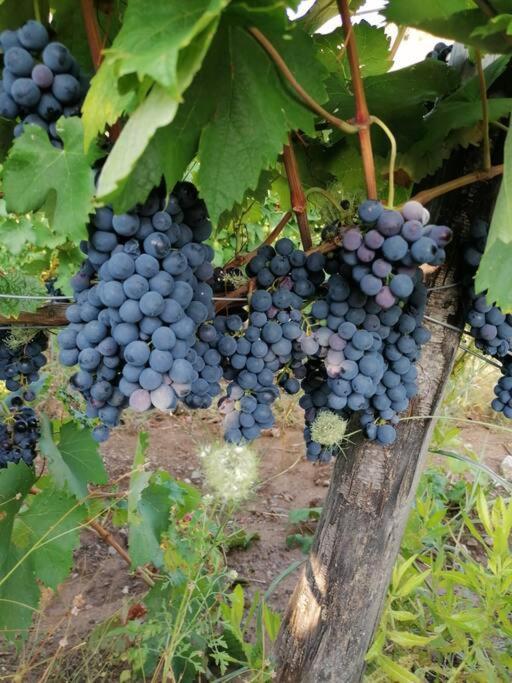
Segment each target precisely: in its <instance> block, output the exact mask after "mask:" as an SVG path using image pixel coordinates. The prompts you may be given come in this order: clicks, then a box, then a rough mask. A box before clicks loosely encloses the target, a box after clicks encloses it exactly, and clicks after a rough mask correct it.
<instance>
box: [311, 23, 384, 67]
mask: <svg viewBox="0 0 512 683" xmlns="http://www.w3.org/2000/svg"><path fill="white" fill-rule="evenodd" d="M353 31H354V36H355V39H356V42H357V47H358V52H359V55H360V60H361V64H360V68H361V75H362V76H363V77H366V76H375V75H377V74H381V73H386V72H387V71H388V69H389V67H390V66H391V56H390V53H389V38H388V36H387V35H386V33H385V31H384V29H383V28H378V27H377V26H372V25H371V24H369V23H368V22H367V21H361V22H360V23H359V24H356V25H355V26H354V27H353ZM313 38H314V40H315V43H316V44H317V46H318V58H319V59H320V61H321V62H322V63H323V64H324V66H325V67H326V68H327V69H328V70H329V71H330V72H331V73H333V74H336V76H337V77H338V78H343V79H350V70H349V65H348V60H347V55H346V52H345V50H344V47H343V44H344V40H345V39H344V35H343V29H341V28H337V29H335V30H334V31H332V32H331V33H327V34H320V33H318V34H315V35H314V36H313Z"/></svg>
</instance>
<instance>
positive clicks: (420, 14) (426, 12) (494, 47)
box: [384, 0, 512, 53]
mask: <svg viewBox="0 0 512 683" xmlns="http://www.w3.org/2000/svg"><path fill="white" fill-rule="evenodd" d="M384 14H385V15H386V19H387V20H388V21H391V22H395V23H397V24H399V25H402V26H413V27H415V28H419V29H421V30H423V31H427V32H428V33H432V34H433V35H435V36H439V37H442V38H449V39H451V40H455V41H458V42H460V43H464V44H466V45H473V46H474V47H480V48H482V49H483V50H486V51H487V52H492V53H500V52H504V51H507V50H508V51H510V48H511V47H512V46H511V44H510V42H507V41H506V40H503V36H502V35H500V34H490V35H487V36H481V35H478V34H477V35H475V30H476V29H478V28H479V27H481V26H483V25H485V24H486V23H487V21H488V17H487V16H486V15H485V14H484V13H483V12H482V11H481V10H480V9H479V8H478V7H476V6H474V5H473V3H468V2H467V0H430V2H424V0H390V2H389V4H388V6H387V8H386V9H385V10H384Z"/></svg>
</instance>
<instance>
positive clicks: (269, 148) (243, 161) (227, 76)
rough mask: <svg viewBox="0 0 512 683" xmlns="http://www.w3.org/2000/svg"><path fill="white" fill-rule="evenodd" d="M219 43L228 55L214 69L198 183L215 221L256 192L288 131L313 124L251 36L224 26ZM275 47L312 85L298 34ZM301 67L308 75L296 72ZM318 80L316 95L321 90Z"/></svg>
mask: <svg viewBox="0 0 512 683" xmlns="http://www.w3.org/2000/svg"><path fill="white" fill-rule="evenodd" d="M224 39H225V43H226V46H227V55H225V56H224V61H223V63H222V64H218V65H217V68H218V71H219V76H220V81H219V82H218V83H217V84H215V85H213V86H212V87H214V88H215V91H216V98H215V99H216V102H215V104H216V109H215V112H214V113H213V115H212V117H211V119H210V121H209V123H208V125H207V126H206V128H204V130H203V132H202V135H201V140H200V144H199V157H200V168H199V172H198V184H199V186H200V189H201V193H202V196H203V198H204V200H205V201H206V204H207V206H208V210H209V212H210V215H211V216H212V218H213V220H215V221H216V220H217V219H218V217H219V216H220V214H221V213H222V212H223V211H224V210H226V209H230V208H231V207H232V206H233V204H234V203H235V202H241V201H242V199H243V196H244V193H245V191H246V190H247V189H248V188H250V189H254V188H255V187H256V185H257V183H258V179H259V177H260V173H261V170H262V169H264V168H268V167H269V166H270V165H272V164H273V163H274V162H275V160H276V158H277V156H278V154H279V153H280V152H281V150H282V147H283V145H284V143H285V142H286V140H287V134H288V130H289V129H293V128H295V127H297V128H302V129H306V130H307V129H312V125H313V117H312V116H311V114H310V113H309V112H308V111H307V110H306V109H305V107H303V106H302V105H301V104H299V103H298V102H297V101H296V99H295V98H294V97H293V96H292V95H291V94H289V92H288V91H286V90H284V89H283V85H282V83H281V81H280V78H279V76H278V74H277V72H276V69H275V67H274V65H273V64H272V63H271V62H270V60H269V58H268V57H267V55H266V54H265V52H264V51H263V49H262V48H261V47H260V46H259V45H258V44H257V43H256V41H255V40H254V39H253V38H252V37H251V36H250V35H248V34H247V33H246V32H245V31H244V30H242V29H240V28H237V27H229V28H228V29H227V35H226V36H225V38H224ZM295 39H296V40H297V41H298V42H297V43H296V44H295V43H294V41H295ZM276 42H277V43H278V49H280V50H282V52H283V57H284V58H285V59H286V60H287V62H288V63H289V64H290V68H291V69H292V71H294V73H295V75H296V77H297V79H298V80H299V81H300V82H301V83H303V84H304V86H305V87H306V88H307V87H308V85H309V86H311V85H312V83H311V80H312V73H311V68H310V67H311V64H313V63H314V56H313V55H312V54H311V53H310V51H308V50H307V44H306V43H305V42H304V41H303V39H302V36H301V34H300V33H297V34H295V35H294V33H293V32H292V33H291V35H290V40H289V41H284V40H283V41H282V44H280V43H279V41H276ZM285 43H286V46H285V45H284V44H285ZM297 46H300V50H298V49H297ZM226 57H228V59H229V61H227V59H226ZM306 64H308V67H309V68H308V72H307V75H306V73H302V72H304V68H302V70H301V67H303V66H305V65H306ZM321 80H322V79H321V78H320V81H318V79H317V83H316V85H315V86H314V87H315V90H316V91H317V90H318V89H319V88H322V83H321ZM320 99H323V98H320Z"/></svg>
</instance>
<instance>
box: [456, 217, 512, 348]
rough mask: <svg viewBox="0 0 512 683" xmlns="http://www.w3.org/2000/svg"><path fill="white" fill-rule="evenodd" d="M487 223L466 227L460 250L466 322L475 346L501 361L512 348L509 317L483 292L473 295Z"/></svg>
mask: <svg viewBox="0 0 512 683" xmlns="http://www.w3.org/2000/svg"><path fill="white" fill-rule="evenodd" d="M488 232H489V224H488V223H487V222H486V221H484V220H481V219H477V220H475V221H474V222H473V223H472V225H471V228H470V234H469V240H468V243H467V245H466V249H465V251H464V262H465V266H466V274H465V285H466V288H465V289H466V301H465V304H466V310H465V319H466V323H467V324H468V325H469V326H470V332H471V336H472V337H473V338H474V340H475V346H476V347H477V348H478V349H480V350H481V351H483V352H484V353H485V354H487V355H489V356H498V357H500V358H503V357H505V356H507V355H508V354H509V353H510V351H511V349H512V315H510V314H505V313H503V312H502V311H501V309H500V308H499V307H498V306H496V305H495V304H493V303H492V302H489V301H488V300H487V297H486V293H485V292H483V293H479V294H477V293H476V292H475V288H474V285H473V281H474V276H475V273H476V271H477V270H478V266H479V265H480V260H481V258H482V256H483V253H484V251H485V244H486V242H487V234H488Z"/></svg>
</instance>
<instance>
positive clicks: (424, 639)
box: [388, 631, 437, 647]
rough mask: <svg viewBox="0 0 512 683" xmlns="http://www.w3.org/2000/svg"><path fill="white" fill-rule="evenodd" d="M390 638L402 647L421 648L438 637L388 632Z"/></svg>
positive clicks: (405, 632)
mask: <svg viewBox="0 0 512 683" xmlns="http://www.w3.org/2000/svg"><path fill="white" fill-rule="evenodd" d="M388 638H389V639H390V640H392V641H393V642H394V643H396V644H397V645H401V646H402V647H419V646H420V645H426V644H427V643H430V641H431V640H434V639H435V638H437V636H419V635H417V634H416V633H409V632H407V631H388Z"/></svg>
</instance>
